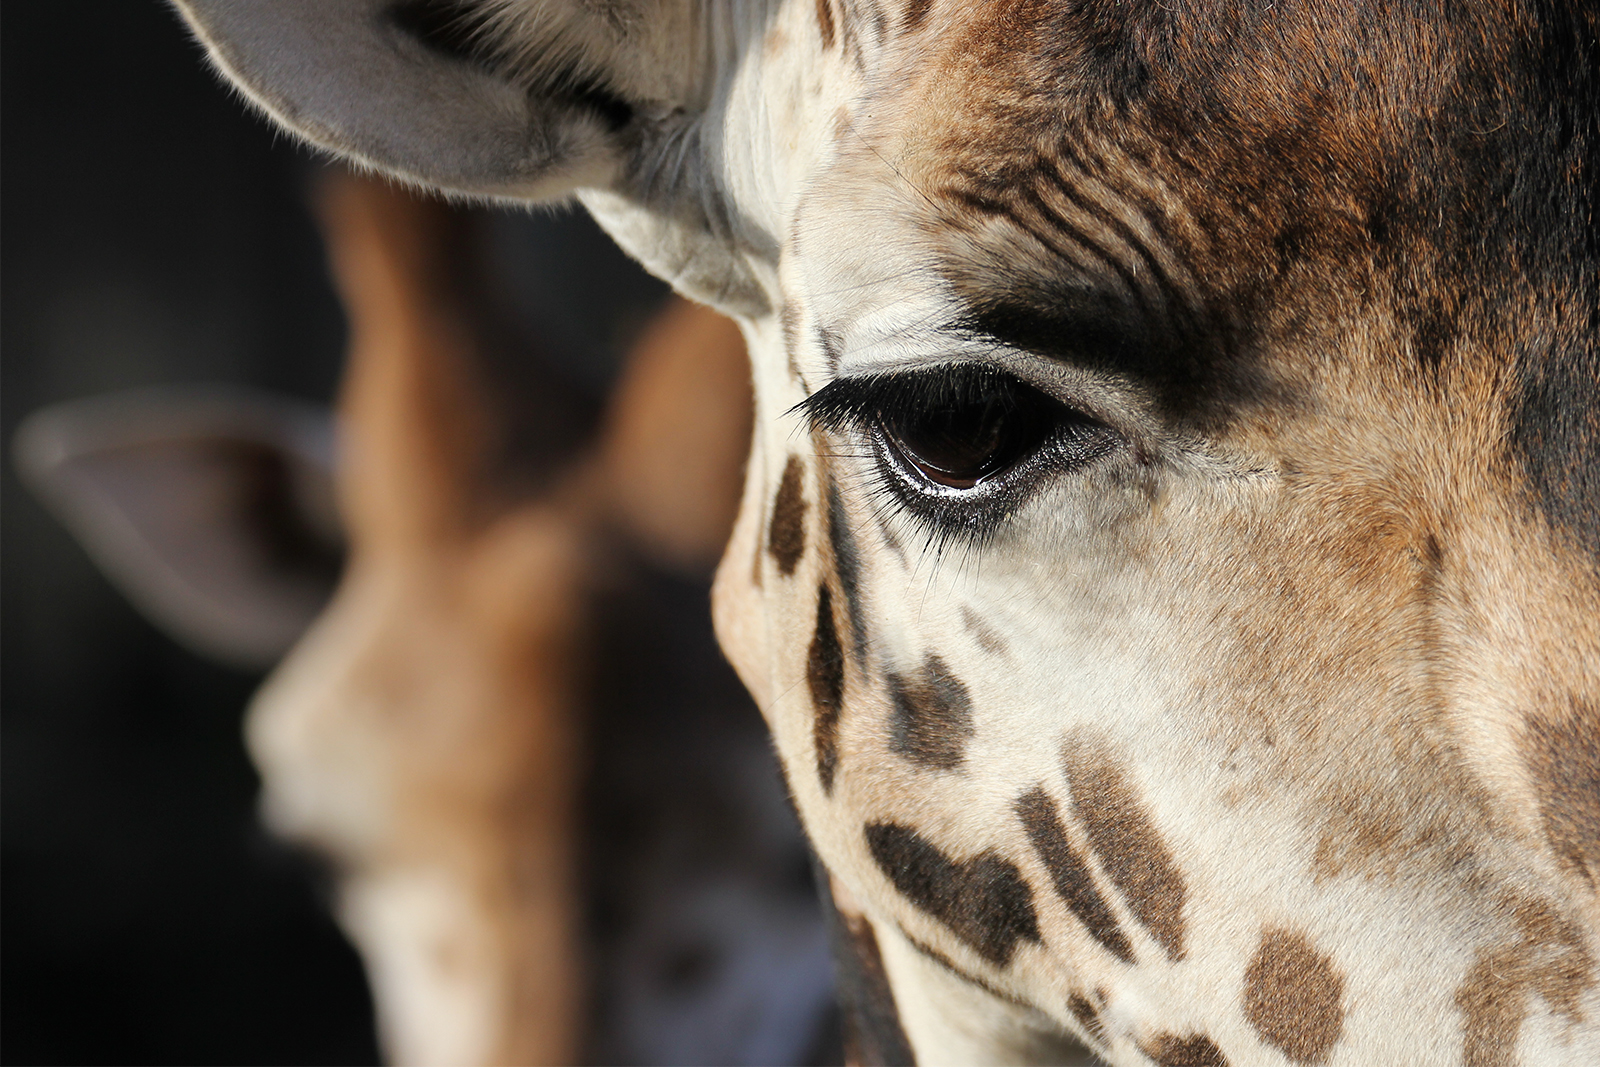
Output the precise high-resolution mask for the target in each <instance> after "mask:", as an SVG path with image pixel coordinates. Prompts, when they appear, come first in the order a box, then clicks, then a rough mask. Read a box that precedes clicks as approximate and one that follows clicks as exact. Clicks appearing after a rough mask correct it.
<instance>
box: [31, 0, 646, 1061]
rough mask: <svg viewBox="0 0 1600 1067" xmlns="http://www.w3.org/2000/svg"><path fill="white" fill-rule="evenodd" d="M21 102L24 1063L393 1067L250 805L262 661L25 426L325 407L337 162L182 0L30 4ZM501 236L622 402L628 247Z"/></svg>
mask: <svg viewBox="0 0 1600 1067" xmlns="http://www.w3.org/2000/svg"><path fill="white" fill-rule="evenodd" d="M0 109H3V116H0V131H3V139H4V141H3V151H0V182H3V191H4V197H3V201H0V236H3V244H0V272H3V286H4V288H3V296H0V301H3V303H0V358H3V366H0V383H3V390H0V448H3V449H4V450H5V455H4V460H5V462H4V463H3V464H0V467H3V470H0V660H3V665H0V891H3V903H0V927H3V928H0V945H3V949H0V1060H3V1061H4V1062H6V1063H239V1064H244V1063H341V1064H356V1063H371V1062H374V1061H375V1059H376V1057H377V1049H376V1047H375V1045H374V1041H373V1036H372V1019H371V1005H370V1002H369V998H368V993H367V989H366V985H365V981H364V979H363V977H362V974H361V970H360V967H359V964H358V962H357V959H356V957H355V955H354V953H353V952H352V950H351V949H350V948H349V946H348V945H347V944H346V943H345V941H344V939H343V938H342V936H341V935H340V934H339V933H338V931H337V929H336V928H335V927H334V925H333V924H332V922H331V920H330V919H329V918H328V917H327V913H326V910H325V908H324V907H323V904H322V902H321V900H320V899H319V896H318V892H317V890H316V888H315V885H316V880H315V878H314V877H312V876H311V871H310V868H309V865H308V864H307V863H306V862H305V861H304V860H303V859H301V858H298V857H296V856H295V855H293V854H292V853H290V852H288V851H287V850H285V849H284V848H282V847H281V846H279V845H277V844H275V843H274V842H272V841H271V840H270V839H268V838H267V837H266V836H265V834H264V833H263V832H262V831H261V830H260V829H259V828H258V826H257V824H256V821H255V813H254V802H255V793H256V789H257V781H256V778H255V775H254V772H253V771H252V769H251V767H250V765H249V763H248V761H247V759H246V757H245V754H244V749H243V744H242V740H241V735H240V721H241V716H242V714H243V711H244V707H245V703H246V701H247V700H248V698H249V696H250V694H251V692H252V691H253V690H254V689H255V687H256V685H257V684H258V683H259V681H260V678H259V677H258V676H252V675H247V674H243V673H239V672H236V671H233V670H230V669H228V668H224V667H219V666H214V665H211V664H208V663H206V662H203V661H202V660H200V659H198V658H196V657H194V656H192V655H190V654H189V653H187V652H185V651H183V650H182V649H180V648H179V647H177V646H176V645H174V644H173V643H172V642H171V641H169V640H168V639H167V638H165V637H164V636H162V635H161V634H159V633H157V632H156V631H155V630H154V629H152V628H151V627H150V626H149V625H148V624H146V623H145V622H144V621H143V620H142V619H141V618H140V617H139V616H138V615H136V614H135V613H134V612H133V610H132V609H131V608H130V607H129V606H128V605H127V604H126V602H124V601H123V600H122V599H121V597H120V596H119V595H118V594H117V593H116V592H115V591H114V590H113V589H112V588H111V587H110V586H109V585H107V583H106V582H105V581H104V580H103V579H102V578H101V577H100V576H99V575H98V574H97V572H96V571H95V570H94V569H93V567H92V566H91V564H90V563H89V561H88V558H87V557H86V556H85V555H84V554H83V552H82V551H81V550H80V549H78V548H77V547H76V546H75V545H74V544H73V542H72V541H71V540H70V539H69V537H68V536H67V534H66V532H65V531H64V530H63V529H62V527H60V526H59V525H58V524H57V523H56V522H55V521H54V520H53V519H52V518H51V517H50V516H49V515H48V514H47V513H46V512H45V511H44V510H43V509H42V508H41V507H40V506H39V504H38V503H37V502H36V501H35V500H34V499H33V498H32V497H31V496H30V495H29V494H28V493H27V491H26V490H25V489H23V488H22V487H21V486H20V485H19V483H18V480H17V477H16V474H15V471H14V469H13V467H12V465H11V462H10V455H9V447H8V446H9V442H10V440H11V435H12V432H13V431H14V429H15V428H16V425H17V423H18V421H19V420H20V419H21V418H22V417H23V416H25V415H27V414H28V413H29V412H30V411H33V410H35V409H37V408H39V407H41V406H43V405H45V404H49V403H52V402H55V401H59V400H66V399H73V398H77V397H82V396H88V395H93V394H97V393H102V392H106V391H110V390H117V389H124V388H129V387H135V386H144V385H152V384H160V383H173V382H244V383H250V384H254V385H257V386H263V387H267V388H271V389H275V390H279V391H281V392H286V393H289V394H292V395H294V396H298V397H301V398H304V399H309V400H313V401H319V402H326V401H328V400H329V399H330V398H331V396H332V393H333V390H334V388H335V385H336V382H337V378H338V374H339V370H340V363H341V350H342V347H343V343H344V336H343V323H342V320H341V317H340V312H339V309H338V306H337V304H336V302H335V300H334V298H333V295H332V293H331V291H330V289H329V287H328V282H327V278H326V273H325V270H324V265H323V261H322V250H321V246H320V244H319V242H318V239H317V235H316V233H315V231H314V229H313V227H312V224H311V220H310V217H309V215H308V213H307V211H306V208H305V202H304V201H305V192H306V189H307V185H308V182H309V181H310V180H311V179H312V177H313V176H314V172H315V170H316V169H317V167H318V166H320V164H318V163H316V162H315V161H313V160H312V158H311V156H310V155H309V153H307V152H305V151H304V150H301V149H299V148H297V147H296V146H295V145H293V144H292V143H291V142H290V141H289V140H288V139H286V138H285V137H283V136H281V135H279V134H276V133H274V132H273V131H272V130H271V129H270V128H269V127H268V126H267V124H266V123H265V122H264V121H263V120H261V119H259V118H256V117H254V116H252V115H249V114H247V113H246V112H245V110H244V108H243V107H242V106H241V105H240V104H239V102H238V101H237V100H236V99H234V98H233V97H231V95H230V94H229V93H228V91H227V90H225V89H224V88H223V87H222V86H221V85H220V84H219V83H218V82H217V80H216V79H215V78H214V76H213V75H212V74H211V73H210V72H209V71H208V70H207V69H206V67H205V65H204V63H203V61H202V58H201V55H200V51H199V49H198V48H197V47H196V46H195V45H194V44H193V43H192V42H191V41H190V39H189V37H188V35H187V33H186V32H185V31H184V29H183V28H182V26H181V25H180V23H179V21H178V19H177V17H176V16H175V15H174V14H172V13H171V12H170V11H168V10H167V9H166V7H165V6H164V5H162V4H161V3H160V2H158V0H92V2H90V0H80V2H77V3H31V4H20V3H12V4H7V5H6V6H5V8H4V14H3V20H0ZM502 230H503V231H504V233H506V234H508V235H509V237H508V242H509V243H507V242H502V243H507V247H508V248H510V249H511V251H510V252H509V253H508V259H507V261H506V263H505V264H503V266H504V267H505V270H504V274H505V275H506V276H507V277H509V278H510V280H511V282H512V284H515V285H521V286H522V288H523V289H524V290H525V291H527V292H530V293H531V294H532V297H531V299H532V304H533V306H532V307H531V309H530V308H529V307H526V306H525V307H523V308H522V309H520V310H521V311H522V312H525V313H527V314H528V315H531V316H532V318H533V319H534V320H538V322H537V324H536V328H537V329H539V330H540V332H541V334H542V335H543V340H544V341H545V343H546V348H547V349H548V350H550V351H552V352H554V353H555V354H557V355H560V354H561V350H563V349H567V350H579V349H584V350H586V351H588V352H590V353H594V352H600V353H601V355H600V356H599V357H595V356H593V355H591V356H590V357H589V358H588V361H587V363H584V362H582V361H579V362H576V363H569V366H572V367H574V368H575V370H576V376H577V377H578V378H580V379H585V380H584V381H582V382H580V383H579V384H580V385H586V386H587V387H588V388H589V389H590V390H591V391H592V392H594V393H595V394H596V395H598V394H599V392H601V391H602V390H603V387H604V383H605V381H606V379H607V377H608V374H609V371H610V369H611V367H612V366H613V365H614V358H615V352H616V350H617V348H618V347H619V345H620V335H619V336H612V335H613V334H618V333H619V328H617V327H615V324H614V323H613V325H612V326H610V327H607V326H599V327H596V326H589V325H586V323H590V322H593V321H594V319H593V317H592V316H584V315H583V314H582V311H583V307H584V297H583V293H582V291H581V290H582V287H583V286H584V285H585V284H586V281H585V280H586V279H593V278H595V277H606V278H612V279H615V278H616V277H617V276H618V275H619V272H626V271H628V270H629V269H630V268H628V266H627V265H626V262H625V261H624V260H622V259H621V256H620V253H617V252H615V251H614V250H613V249H611V247H610V245H609V244H608V243H602V242H600V241H598V240H597V239H595V237H594V232H593V227H592V223H589V222H588V221H587V220H586V219H584V218H582V217H579V216H573V215H567V216H565V217H555V218H551V217H544V218H528V217H523V218H520V219H511V220H510V221H509V222H508V223H507V224H506V226H505V227H502ZM530 235H531V236H530ZM530 239H532V244H530ZM539 240H543V241H544V243H545V244H546V245H549V244H551V243H552V242H553V243H554V244H555V245H561V246H563V247H566V249H567V254H566V255H565V256H564V257H563V258H562V261H561V264H560V269H559V270H557V271H555V272H554V273H553V275H552V272H551V271H550V270H549V269H548V264H546V265H545V269H544V270H541V268H540V262H539V255H537V254H536V255H534V256H533V257H532V259H531V260H530V259H529V257H527V256H526V255H524V256H522V258H521V259H519V258H518V252H517V249H518V248H522V249H526V248H529V247H534V246H536V245H538V241H539ZM574 249H575V250H576V251H574ZM544 255H545V256H546V258H547V259H548V253H544ZM573 256H576V257H577V259H578V260H582V261H583V262H581V263H577V264H576V268H578V269H574V262H573V259H572V257H573ZM552 276H554V277H556V278H557V279H558V282H557V283H553V284H547V285H544V286H543V287H542V288H541V287H536V286H529V285H526V284H524V283H525V282H526V281H527V279H528V278H530V277H541V278H543V279H545V281H547V282H549V281H550V279H551V277H552ZM623 283H624V284H623V287H624V288H628V287H629V286H631V287H632V289H633V291H634V292H635V294H636V297H637V300H638V302H641V303H642V304H648V302H649V300H650V299H652V298H658V297H659V294H660V288H659V287H658V286H657V287H654V288H652V283H649V282H648V281H646V280H643V276H642V275H641V274H639V273H638V272H637V271H636V270H635V271H633V272H632V273H631V274H629V275H628V276H627V277H626V278H623ZM562 285H565V286H567V287H568V289H567V291H562ZM608 295H609V296H610V297H612V298H613V299H614V298H615V294H614V293H609V294H608ZM541 300H542V301H543V304H542V305H541V304H540V301H541ZM554 309H560V310H559V312H557V311H556V310H554ZM586 330H587V331H588V333H586V332H585V331H586ZM596 330H599V331H601V332H605V331H606V330H609V331H610V333H608V334H606V336H600V335H599V334H597V333H595V331H596Z"/></svg>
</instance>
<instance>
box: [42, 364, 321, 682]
mask: <svg viewBox="0 0 1600 1067" xmlns="http://www.w3.org/2000/svg"><path fill="white" fill-rule="evenodd" d="M332 448H333V424H332V418H331V416H330V415H329V413H327V412H326V411H323V410H321V409H318V408H311V407H308V406H307V405H303V404H300V403H298V402H296V401H292V400H289V399H287V398H283V397H278V396H276V395H274V394H270V393H258V392H254V391H243V390H239V389H206V388H199V387H180V386H168V387H161V388H153V389H144V390H136V391H134V392H130V393H114V394H110V395H107V396H97V397H92V398H89V399H86V400H76V401H70V402H67V403H63V404H57V405H55V406H53V407H49V408H46V409H44V410H43V411H39V412H35V413H34V414H33V415H31V416H29V417H28V419H27V420H26V421H24V422H23V424H22V426H21V427H20V428H19V429H18V430H17V435H16V438H15V442H14V446H13V450H12V455H13V458H14V459H15V461H16V465H17V468H18V470H19V472H20V473H21V474H22V476H23V478H24V479H25V480H26V481H27V483H28V484H29V486H30V487H31V488H32V489H33V490H34V492H35V493H37V494H38V495H39V496H40V497H41V498H42V499H43V500H44V502H45V503H46V504H47V505H48V506H49V507H50V509H51V510H52V511H53V512H55V514H56V515H57V517H58V518H60V519H61V521H62V522H63V523H64V524H65V525H66V526H67V528H68V530H69V531H71V533H72V534H73V535H74V536H75V537H76V538H77V540H78V541H79V543H80V544H82V545H83V547H84V548H85V549H86V550H87V551H88V552H89V555H90V557H91V558H92V559H93V560H94V562H95V563H96V564H98V565H99V567H100V570H101V571H102V572H103V573H104V574H105V575H106V577H107V578H109V579H110V580H111V581H112V583H113V584H114V585H116V586H117V588H119V589H120V590H121V591H122V592H123V594H124V595H126V596H127V597H128V599H129V600H130V601H132V602H133V604H134V606H135V607H137V608H139V610H140V611H141V612H142V613H143V614H144V616H145V617H146V618H147V619H149V620H150V621H151V622H153V623H155V624H156V626H158V627H160V628H161V629H162V630H164V631H166V632H167V634H168V635H170V636H171V637H173V638H174V639H176V640H177V641H179V642H180V643H182V644H183V645H185V646H187V647H188V648H190V649H192V650H193V651H195V652H198V653H200V654H202V655H206V656H210V657H211V658H213V659H218V660H221V661H223V662H226V663H232V664H235V665H238V666H242V667H247V668H252V669H254V668H261V667H267V666H270V665H271V664H272V663H273V662H275V661H276V660H277V658H278V657H279V656H281V655H282V654H283V653H284V652H285V651H287V650H288V648H289V646H290V645H291V644H293V643H294V642H295V641H296V640H297V639H298V638H299V637H300V634H301V633H302V632H303V631H304V630H305V629H306V627H307V626H309V625H310V624H311V621H312V620H313V619H314V618H316V616H317V614H318V613H319V612H320V611H321V610H322V606H323V604H324V603H325V602H326V601H327V599H328V597H329V596H330V595H331V594H332V592H333V585H334V582H335V580H336V579H337V578H338V574H339V566H340V556H341V554H342V550H343V544H342V542H343V535H342V531H341V530H340V526H339V519H338V515H337V513H336V511H335V508H334V500H333V481H332V469H331V468H332V460H333V456H332Z"/></svg>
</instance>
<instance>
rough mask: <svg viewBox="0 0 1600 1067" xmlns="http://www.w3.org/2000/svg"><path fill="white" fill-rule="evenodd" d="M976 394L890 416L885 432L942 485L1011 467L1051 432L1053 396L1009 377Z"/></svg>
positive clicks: (911, 462) (963, 483)
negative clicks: (912, 412) (1012, 380)
mask: <svg viewBox="0 0 1600 1067" xmlns="http://www.w3.org/2000/svg"><path fill="white" fill-rule="evenodd" d="M984 385H985V386H986V388H984V389H983V390H981V391H980V392H979V393H978V394H977V395H971V394H969V395H967V396H964V397H961V398H959V399H953V400H951V401H950V402H949V403H946V404H942V405H939V406H937V407H930V408H927V409H925V410H922V411H918V412H916V413H914V414H907V415H902V416H898V417H892V418H886V419H885V420H884V421H883V423H882V428H883V434H884V438H885V440H886V441H887V442H888V444H889V447H890V448H891V449H893V450H894V452H895V453H896V455H897V456H898V457H899V458H900V459H901V460H902V461H903V462H904V463H905V464H906V465H908V466H910V467H913V468H915V469H916V471H917V472H918V473H920V474H921V475H922V476H923V477H925V478H927V479H928V480H929V481H931V482H934V483H936V484H938V485H944V486H949V487H950V488H952V489H971V488H972V487H973V486H975V485H977V484H978V483H979V482H981V481H983V480H984V479H985V478H989V477H992V476H994V475H996V474H999V473H1000V472H1002V471H1005V470H1008V469H1009V468H1011V467H1012V466H1014V465H1015V464H1016V463H1018V462H1019V461H1020V460H1022V459H1023V458H1024V457H1026V456H1027V455H1028V454H1029V453H1030V452H1032V451H1033V450H1034V449H1036V448H1038V447H1039V445H1040V444H1041V443H1043V442H1044V440H1045V439H1046V438H1047V437H1049V435H1050V433H1051V430H1052V429H1053V426H1054V418H1053V415H1054V414H1055V408H1056V405H1055V404H1054V402H1053V401H1050V400H1049V399H1047V398H1045V397H1043V396H1041V395H1040V394H1039V393H1037V392H1035V391H1034V390H1032V389H1029V388H1028V387H1026V386H1024V385H1022V384H1021V383H1019V382H1010V381H1007V380H1005V379H990V380H989V381H987V382H985V383H984Z"/></svg>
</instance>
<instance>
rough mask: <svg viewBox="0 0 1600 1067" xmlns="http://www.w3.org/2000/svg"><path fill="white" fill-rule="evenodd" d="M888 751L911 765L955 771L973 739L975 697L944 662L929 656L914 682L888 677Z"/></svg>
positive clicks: (894, 675) (891, 675)
mask: <svg viewBox="0 0 1600 1067" xmlns="http://www.w3.org/2000/svg"><path fill="white" fill-rule="evenodd" d="M888 685H889V701H890V704H891V705H892V707H893V711H892V712H891V714H890V718H889V747H890V748H891V749H893V750H894V751H895V752H896V753H897V754H899V755H901V756H904V757H905V758H906V759H908V760H910V761H911V762H912V763H916V764H919V765H921V766H923V767H932V768H935V769H937V770H942V771H950V770H954V769H955V768H957V767H959V766H960V765H961V760H962V758H963V757H964V755H965V752H966V746H967V740H968V739H969V738H971V737H972V733H973V728H972V698H971V697H970V696H969V695H968V693H967V687H966V686H965V685H963V684H962V682H961V679H959V678H957V677H956V676H955V675H953V674H951V673H950V669H949V668H948V667H947V666H945V662H944V660H942V659H940V658H939V657H938V656H936V655H934V654H932V653H929V654H928V657H927V659H925V660H924V661H923V663H922V670H921V671H919V672H918V673H917V674H916V675H915V676H913V677H912V678H910V679H909V680H908V679H905V678H902V677H900V676H899V675H898V674H892V673H891V674H890V675H889V678H888Z"/></svg>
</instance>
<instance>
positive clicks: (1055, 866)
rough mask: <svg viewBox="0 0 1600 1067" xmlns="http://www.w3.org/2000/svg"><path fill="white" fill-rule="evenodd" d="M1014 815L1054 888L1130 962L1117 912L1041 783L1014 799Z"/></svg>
mask: <svg viewBox="0 0 1600 1067" xmlns="http://www.w3.org/2000/svg"><path fill="white" fill-rule="evenodd" d="M1016 810H1017V817H1018V818H1019V819H1021V820H1022V825H1023V827H1024V828H1025V829H1026V830H1027V831H1028V840H1030V841H1032V842H1033V848H1034V851H1036V852H1037V853H1038V854H1039V859H1040V860H1041V861H1043V863H1044V865H1045V867H1046V869H1048V870H1049V872H1050V878H1051V880H1052V881H1053V882H1054V883H1055V887H1056V892H1057V893H1059V894H1061V899H1062V900H1064V901H1066V904H1067V907H1068V908H1070V909H1071V910H1072V914H1074V915H1076V916H1077V917H1078V921H1079V922H1081V923H1083V925H1084V928H1085V929H1087V930H1088V931H1089V934H1090V936H1092V937H1093V938H1094V939H1095V940H1096V941H1098V942H1100V943H1101V944H1102V945H1104V946H1105V947H1106V949H1107V950H1108V951H1109V952H1111V953H1112V955H1114V956H1116V957H1117V958H1118V959H1120V960H1123V961H1124V962H1126V963H1132V962H1133V947H1132V946H1131V945H1129V944H1128V939H1127V937H1126V936H1124V935H1123V933H1122V928H1121V927H1120V926H1118V925H1117V919H1116V916H1115V915H1113V914H1111V909H1110V908H1109V907H1107V906H1106V902H1105V901H1104V900H1103V899H1102V898H1101V896H1100V893H1099V892H1098V891H1097V890H1096V889H1095V887H1094V880H1093V878H1092V877H1091V876H1090V874H1089V864H1088V862H1087V861H1086V860H1085V859H1084V858H1083V856H1081V855H1079V853H1078V850H1077V849H1075V848H1073V847H1072V843H1071V842H1070V841H1068V840H1067V830H1066V827H1064V826H1062V825H1061V816H1060V815H1059V814H1058V813H1057V810H1056V803H1055V801H1053V800H1051V799H1050V795H1049V794H1048V793H1046V792H1045V791H1044V789H1043V787H1039V788H1035V789H1033V790H1031V791H1030V792H1028V793H1026V794H1024V795H1023V796H1022V797H1021V798H1019V799H1018V800H1017V804H1016Z"/></svg>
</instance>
